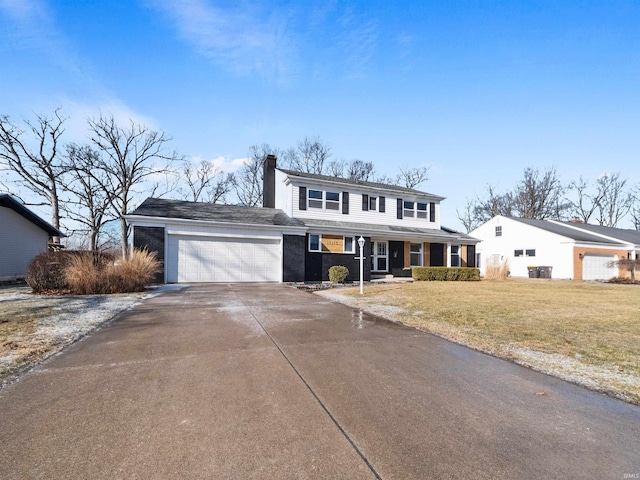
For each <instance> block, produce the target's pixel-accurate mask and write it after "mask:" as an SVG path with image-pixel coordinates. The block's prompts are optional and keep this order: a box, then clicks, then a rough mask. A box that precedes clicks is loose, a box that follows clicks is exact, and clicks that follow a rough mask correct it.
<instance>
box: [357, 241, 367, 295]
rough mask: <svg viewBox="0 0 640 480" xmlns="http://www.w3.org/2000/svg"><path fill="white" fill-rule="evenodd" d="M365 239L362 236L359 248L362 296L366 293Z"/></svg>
mask: <svg viewBox="0 0 640 480" xmlns="http://www.w3.org/2000/svg"><path fill="white" fill-rule="evenodd" d="M364 242H365V240H364V238H362V236H360V238H359V239H358V246H359V247H360V295H362V294H363V293H364V254H363V249H364Z"/></svg>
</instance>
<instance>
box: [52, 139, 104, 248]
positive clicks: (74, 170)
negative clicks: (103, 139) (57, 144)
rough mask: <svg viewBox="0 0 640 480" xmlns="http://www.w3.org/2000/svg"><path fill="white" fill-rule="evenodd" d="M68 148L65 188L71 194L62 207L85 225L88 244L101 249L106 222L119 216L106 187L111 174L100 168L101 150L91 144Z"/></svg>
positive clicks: (82, 230) (71, 216)
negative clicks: (114, 210)
mask: <svg viewBox="0 0 640 480" xmlns="http://www.w3.org/2000/svg"><path fill="white" fill-rule="evenodd" d="M66 149H67V163H66V169H67V171H68V177H67V181H66V182H65V184H64V190H65V191H66V192H68V193H70V194H71V196H70V198H68V199H66V200H65V201H64V202H63V203H62V209H63V210H64V212H65V214H66V216H67V217H68V218H70V219H72V220H73V221H74V222H75V223H77V224H79V225H80V226H82V227H83V228H81V229H78V231H80V232H83V233H86V234H87V237H88V240H89V242H88V245H87V246H88V248H89V249H90V250H98V249H99V248H100V247H101V243H100V237H101V234H102V233H103V228H104V226H105V225H107V224H108V223H109V222H113V221H114V220H116V217H115V215H114V213H113V212H112V211H111V201H112V199H111V198H110V196H109V195H110V193H109V192H108V191H107V190H105V189H104V188H103V185H105V184H107V182H108V178H107V176H106V173H105V172H104V171H102V170H100V169H99V168H97V167H98V166H99V165H100V164H101V159H100V154H99V152H97V151H96V150H94V149H93V148H91V146H90V145H76V144H75V143H71V144H69V145H67V148H66Z"/></svg>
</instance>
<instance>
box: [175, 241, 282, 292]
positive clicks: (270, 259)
mask: <svg viewBox="0 0 640 480" xmlns="http://www.w3.org/2000/svg"><path fill="white" fill-rule="evenodd" d="M167 263H168V265H167V281H168V282H169V283H175V282H193V283H195V282H230V283H235V282H279V281H280V279H281V274H280V270H281V264H282V262H281V257H280V242H279V240H265V239H242V238H220V237H216V238H213V237H212V238H208V237H192V236H180V235H170V236H169V252H168V262H167Z"/></svg>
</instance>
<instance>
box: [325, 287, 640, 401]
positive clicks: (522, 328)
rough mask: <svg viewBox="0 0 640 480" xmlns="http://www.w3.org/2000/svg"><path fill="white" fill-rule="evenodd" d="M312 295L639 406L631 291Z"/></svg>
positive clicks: (636, 321) (637, 313)
mask: <svg viewBox="0 0 640 480" xmlns="http://www.w3.org/2000/svg"><path fill="white" fill-rule="evenodd" d="M317 293H318V294H319V295H323V296H327V297H329V298H332V299H334V300H336V301H340V302H342V303H345V304H348V305H350V306H353V307H355V308H359V309H361V310H363V311H367V312H368V313H372V314H376V315H379V316H382V317H386V318H390V319H391V320H395V321H399V322H402V323H404V324H406V325H410V326H412V327H415V328H419V329H421V330H425V331H428V332H430V333H434V334H436V335H439V336H442V337H444V338H447V339H449V340H452V341H454V342H456V343H460V344H463V345H467V346H469V347H471V348H474V349H476V350H480V351H483V352H486V353H489V354H491V355H494V356H497V357H501V358H506V359H510V360H513V361H515V362H517V363H520V364H522V365H526V366H528V367H531V368H534V369H536V370H539V371H542V372H545V373H548V374H552V375H555V376H558V377H560V378H563V379H565V380H569V381H572V382H575V383H578V384H581V385H585V386H587V387H589V388H592V389H595V390H598V391H602V392H605V393H608V394H611V395H614V396H617V397H619V398H622V399H625V400H627V401H631V402H634V403H639V404H640V349H638V345H640V289H639V288H638V286H637V285H613V284H603V283H594V282H577V281H563V280H548V279H508V280H505V281H486V280H483V281H480V282H414V283H406V284H384V285H375V286H374V285H371V286H368V287H367V288H366V289H365V294H364V295H363V296H360V295H359V291H358V289H353V288H348V289H340V290H327V291H319V292H317Z"/></svg>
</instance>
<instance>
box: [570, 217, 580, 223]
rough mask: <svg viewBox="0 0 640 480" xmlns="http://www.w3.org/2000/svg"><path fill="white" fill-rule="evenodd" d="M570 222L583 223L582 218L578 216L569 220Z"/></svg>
mask: <svg viewBox="0 0 640 480" xmlns="http://www.w3.org/2000/svg"><path fill="white" fill-rule="evenodd" d="M569 222H570V223H582V220H580V219H579V218H578V217H573V218H572V219H570V220H569Z"/></svg>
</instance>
